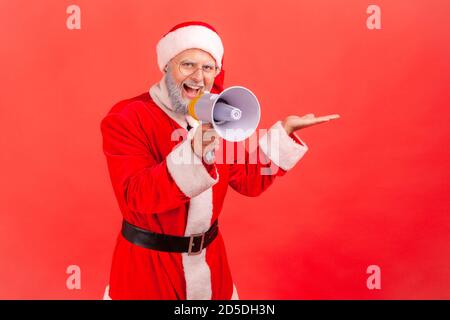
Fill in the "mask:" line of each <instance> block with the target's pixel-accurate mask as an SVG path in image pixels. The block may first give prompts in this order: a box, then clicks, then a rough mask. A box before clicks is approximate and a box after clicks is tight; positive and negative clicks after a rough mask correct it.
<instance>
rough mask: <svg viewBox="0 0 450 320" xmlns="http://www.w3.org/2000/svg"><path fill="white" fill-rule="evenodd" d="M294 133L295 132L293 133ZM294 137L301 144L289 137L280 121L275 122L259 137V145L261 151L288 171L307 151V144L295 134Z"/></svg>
mask: <svg viewBox="0 0 450 320" xmlns="http://www.w3.org/2000/svg"><path fill="white" fill-rule="evenodd" d="M294 135H295V133H294ZM296 137H297V138H298V139H299V140H300V141H301V142H302V144H303V145H301V144H299V143H297V142H296V141H294V139H292V138H291V137H289V135H288V134H287V132H286V130H284V128H283V126H282V125H281V121H278V122H277V123H275V124H274V125H273V126H272V127H271V128H270V129H269V131H268V132H267V133H266V134H265V135H264V136H263V137H261V139H259V146H260V148H261V149H262V151H263V152H264V153H265V154H266V155H267V156H268V157H269V159H270V160H271V161H272V162H274V163H275V164H276V165H277V166H278V167H280V168H281V169H283V170H285V171H288V170H290V169H292V168H293V167H294V166H295V164H296V163H297V162H298V161H299V160H300V159H301V158H302V157H303V156H304V155H305V153H306V151H308V146H307V145H306V144H305V143H304V142H303V140H301V139H300V138H299V137H298V136H297V135H296Z"/></svg>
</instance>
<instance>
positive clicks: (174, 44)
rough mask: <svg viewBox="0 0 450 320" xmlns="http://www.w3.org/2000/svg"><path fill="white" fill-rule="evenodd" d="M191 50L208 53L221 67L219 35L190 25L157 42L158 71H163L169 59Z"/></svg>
mask: <svg viewBox="0 0 450 320" xmlns="http://www.w3.org/2000/svg"><path fill="white" fill-rule="evenodd" d="M192 48H198V49H202V50H204V51H206V52H208V53H209V54H211V55H212V56H213V58H214V59H215V60H216V63H217V65H218V67H219V68H220V67H221V64H222V57H223V51H224V49H223V44H222V40H221V39H220V37H219V35H218V34H217V33H216V32H214V31H213V30H211V29H209V28H207V27H204V26H200V25H192V26H186V27H182V28H179V29H176V30H174V31H172V32H170V33H169V34H167V35H166V36H165V37H163V38H162V39H161V40H159V42H158V44H157V45H156V53H157V56H158V66H159V69H160V70H161V71H163V70H164V67H165V66H166V64H167V63H168V62H169V61H170V59H172V58H173V57H175V56H176V55H177V54H179V53H180V52H182V51H184V50H186V49H192Z"/></svg>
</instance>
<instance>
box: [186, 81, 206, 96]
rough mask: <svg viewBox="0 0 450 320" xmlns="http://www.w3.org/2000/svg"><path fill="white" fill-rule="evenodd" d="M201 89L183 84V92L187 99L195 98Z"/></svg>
mask: <svg viewBox="0 0 450 320" xmlns="http://www.w3.org/2000/svg"><path fill="white" fill-rule="evenodd" d="M201 89H202V87H201V86H193V85H188V84H186V83H183V91H184V94H185V96H186V97H187V98H189V99H193V98H195V97H197V96H198V95H199V94H200V92H201Z"/></svg>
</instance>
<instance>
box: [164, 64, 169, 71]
mask: <svg viewBox="0 0 450 320" xmlns="http://www.w3.org/2000/svg"><path fill="white" fill-rule="evenodd" d="M168 67H169V66H168V65H167V64H166V66H165V67H164V72H165V73H167V68H168Z"/></svg>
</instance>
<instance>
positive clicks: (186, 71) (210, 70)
mask: <svg viewBox="0 0 450 320" xmlns="http://www.w3.org/2000/svg"><path fill="white" fill-rule="evenodd" d="M178 68H179V70H180V72H181V73H182V74H183V75H185V76H190V75H191V74H193V73H194V72H196V71H197V70H198V69H201V70H202V72H203V76H204V77H206V78H214V77H215V76H217V74H218V73H219V71H220V68H219V67H216V66H215V65H212V64H204V65H199V64H198V63H196V62H192V61H189V60H185V61H181V62H180V63H179V64H178Z"/></svg>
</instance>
